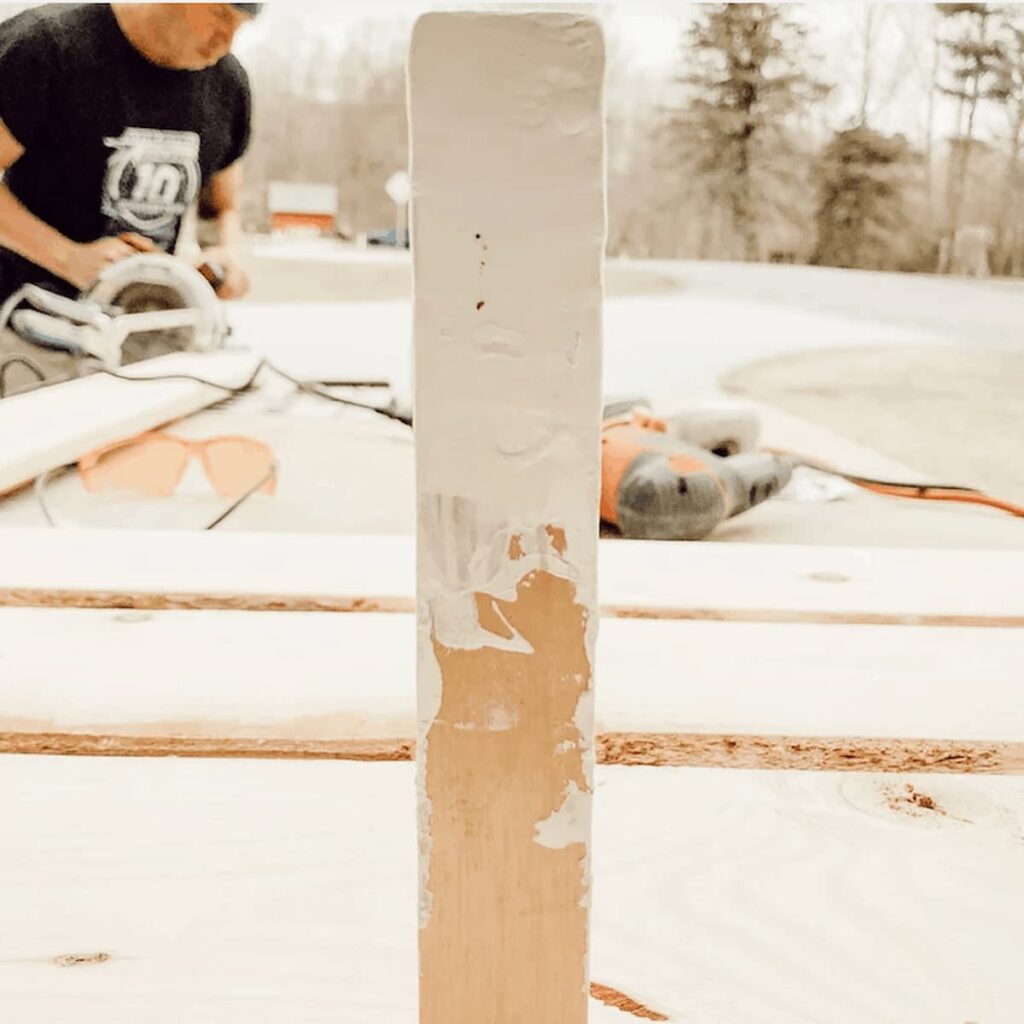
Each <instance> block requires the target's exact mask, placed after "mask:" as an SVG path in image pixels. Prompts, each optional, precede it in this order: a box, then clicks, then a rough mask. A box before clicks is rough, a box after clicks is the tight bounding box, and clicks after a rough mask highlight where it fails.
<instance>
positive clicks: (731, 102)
mask: <svg viewBox="0 0 1024 1024" xmlns="http://www.w3.org/2000/svg"><path fill="white" fill-rule="evenodd" d="M805 53H806V32H805V30H804V29H803V28H802V26H800V25H799V24H798V23H797V22H796V21H795V20H794V19H793V18H792V16H791V15H790V14H789V12H788V11H786V9H785V6H784V5H776V4H760V3H723V4H709V5H703V6H702V7H701V9H700V12H699V13H698V15H697V18H696V20H695V22H694V24H693V27H692V28H691V29H690V31H689V32H688V33H687V37H686V53H685V54H684V57H688V58H690V59H691V61H692V63H693V64H694V69H693V71H692V72H689V73H686V74H683V75H681V76H680V77H679V78H678V79H677V81H678V83H679V84H680V85H681V86H682V87H683V89H684V90H685V95H686V96H687V99H688V102H686V103H685V105H684V107H683V109H682V111H681V112H679V113H677V114H676V115H675V116H674V118H673V126H674V134H675V136H676V139H677V142H678V144H679V146H678V148H679V151H680V155H681V157H682V159H683V160H684V162H685V165H684V167H683V168H682V169H683V173H688V174H691V175H693V176H695V177H696V178H697V179H698V181H699V182H700V183H701V184H702V185H703V186H704V187H705V188H706V190H707V192H708V194H709V196H710V198H711V200H712V202H713V203H715V205H716V206H718V207H719V208H720V209H721V210H723V211H724V212H725V213H726V215H727V216H728V218H729V221H730V223H731V227H732V230H733V231H734V232H735V233H736V235H737V236H738V238H739V240H740V242H741V245H742V250H743V254H744V257H745V258H746V259H748V260H757V259H760V258H761V255H762V254H761V238H760V233H761V229H762V227H763V226H764V224H765V221H766V220H767V219H769V218H770V217H772V216H781V217H782V218H783V219H788V220H791V221H792V220H795V219H797V218H798V217H799V213H798V212H797V210H796V205H797V204H795V203H794V196H795V194H796V193H797V191H798V190H799V188H800V179H799V174H798V173H797V172H796V164H797V163H798V160H799V153H798V150H797V147H796V146H795V144H794V142H793V138H792V129H793V127H794V125H793V121H794V120H795V118H796V117H797V116H798V115H799V114H801V113H802V112H804V111H805V110H806V109H807V108H808V106H809V105H810V104H811V103H812V102H814V101H815V100H820V99H821V98H823V96H824V95H825V93H826V92H827V90H826V88H825V87H824V86H822V85H820V84H819V83H818V82H816V81H815V80H814V79H813V78H812V77H811V76H810V75H809V74H808V73H807V72H806V70H805V69H804V67H803V62H804V59H805Z"/></svg>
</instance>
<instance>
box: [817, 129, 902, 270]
mask: <svg viewBox="0 0 1024 1024" xmlns="http://www.w3.org/2000/svg"><path fill="white" fill-rule="evenodd" d="M915 160H917V157H916V156H915V154H914V153H913V152H912V150H911V148H910V145H909V144H908V142H907V140H906V139H905V138H904V137H903V136H902V135H893V136H886V135H881V134H879V133H878V132H876V131H874V130H872V129H871V128H869V127H867V126H866V125H857V126H856V127H854V128H848V129H846V130H845V131H840V132H837V133H836V134H835V136H833V138H832V140H831V142H829V144H828V145H827V146H826V147H825V151H824V153H823V154H822V158H821V162H820V165H819V168H818V212H817V216H816V218H815V219H816V223H817V228H818V245H817V249H816V251H815V254H814V257H813V259H812V262H813V263H817V264H819V265H824V266H830V267H850V268H855V269H860V270H896V269H898V268H899V267H900V264H901V262H902V257H903V252H904V250H905V249H906V248H907V246H906V241H907V231H908V228H909V227H910V217H909V214H908V210H907V196H908V190H909V189H910V187H911V185H912V174H911V171H912V168H913V165H914V162H915Z"/></svg>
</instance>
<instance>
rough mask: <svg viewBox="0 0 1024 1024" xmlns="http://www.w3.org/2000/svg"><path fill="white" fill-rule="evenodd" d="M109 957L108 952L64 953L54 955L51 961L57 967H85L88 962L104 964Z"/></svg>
mask: <svg viewBox="0 0 1024 1024" xmlns="http://www.w3.org/2000/svg"><path fill="white" fill-rule="evenodd" d="M110 959H111V956H110V954H109V953H66V954H65V955H64V956H56V957H54V958H53V962H54V963H55V964H56V965H57V966H58V967H85V966H88V965H90V964H105V963H106V962H107V961H108V960H110Z"/></svg>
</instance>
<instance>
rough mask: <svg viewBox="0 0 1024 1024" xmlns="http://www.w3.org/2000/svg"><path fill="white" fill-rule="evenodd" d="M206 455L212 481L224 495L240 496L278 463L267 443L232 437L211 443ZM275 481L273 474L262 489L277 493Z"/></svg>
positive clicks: (230, 496) (204, 454)
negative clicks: (275, 462)
mask: <svg viewBox="0 0 1024 1024" xmlns="http://www.w3.org/2000/svg"><path fill="white" fill-rule="evenodd" d="M203 459H204V461H205V463H206V472H207V475H208V476H209V478H210V483H211V484H213V488H214V490H215V491H216V492H217V493H218V494H219V495H220V496H221V497H222V498H240V497H241V496H242V495H243V494H245V492H246V491H249V490H252V488H253V487H255V486H256V485H257V484H258V483H259V482H260V481H261V480H263V479H264V478H265V477H266V476H267V474H268V473H269V472H270V471H271V469H272V468H273V465H274V457H273V455H271V453H270V449H269V448H267V447H266V445H262V444H260V443H259V442H258V441H249V440H245V439H243V438H232V437H226V438H223V439H222V440H216V441H211V442H210V443H209V444H207V445H206V447H205V449H204V451H203ZM275 483H276V481H275V480H274V479H273V478H272V477H271V478H270V479H269V480H267V482H266V484H265V485H264V486H263V487H261V488H260V490H261V491H262V492H263V493H264V494H273V493H274V485H275Z"/></svg>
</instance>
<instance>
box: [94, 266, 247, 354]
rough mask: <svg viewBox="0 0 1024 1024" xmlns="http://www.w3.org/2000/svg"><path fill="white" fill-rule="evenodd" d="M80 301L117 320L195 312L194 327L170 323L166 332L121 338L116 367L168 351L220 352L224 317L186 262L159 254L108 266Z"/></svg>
mask: <svg viewBox="0 0 1024 1024" xmlns="http://www.w3.org/2000/svg"><path fill="white" fill-rule="evenodd" d="M82 299H84V300H86V301H88V302H93V303H97V304H98V305H100V306H102V307H104V308H106V309H108V310H110V311H111V312H113V313H114V314H115V315H116V317H117V318H118V319H120V318H121V317H131V316H134V315H137V314H142V313H145V314H159V313H161V312H168V313H170V312H173V311H176V310H195V311H196V312H197V313H198V317H197V318H196V322H195V324H193V325H191V326H188V327H182V326H177V325H174V323H173V319H171V320H170V321H169V323H168V325H167V326H166V327H159V326H157V327H154V326H153V319H154V318H153V317H147V324H146V329H145V330H141V331H138V332H129V333H127V335H126V337H125V339H124V341H123V342H122V353H121V362H122V364H127V363H134V362H139V361H141V360H142V359H148V358H152V357H154V356H157V355H163V354H166V353H167V352H173V351H193V352H213V351H216V350H218V349H221V348H223V347H224V343H225V341H226V339H227V336H228V334H229V333H230V327H229V325H228V321H227V314H226V312H225V309H224V306H223V304H222V302H221V300H220V299H218V298H217V295H216V293H215V292H214V290H213V288H212V287H211V286H210V284H209V282H207V280H206V278H204V277H203V275H202V274H201V273H200V272H199V271H198V270H196V269H194V268H193V267H190V266H189V265H188V264H187V263H184V262H182V261H181V260H179V259H177V258H176V257H174V256H169V255H167V254H165V253H143V254H140V255H138V256H129V257H128V258H127V259H124V260H120V261H119V262H117V263H114V264H111V266H109V267H107V269H106V270H104V271H103V273H102V274H101V275H100V276H99V278H98V279H97V280H96V283H95V284H94V285H93V286H92V287H91V288H89V289H87V290H86V291H85V292H84V293H83V294H82Z"/></svg>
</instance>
